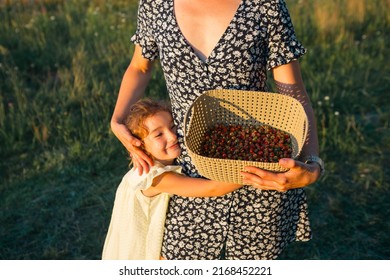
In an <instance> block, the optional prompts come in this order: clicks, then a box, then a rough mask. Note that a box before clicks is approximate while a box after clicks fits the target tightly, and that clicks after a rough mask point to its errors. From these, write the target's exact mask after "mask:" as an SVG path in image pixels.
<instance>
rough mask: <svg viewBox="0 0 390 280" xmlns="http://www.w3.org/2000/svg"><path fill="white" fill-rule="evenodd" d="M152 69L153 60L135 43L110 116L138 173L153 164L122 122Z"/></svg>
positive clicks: (112, 128) (141, 90) (142, 91)
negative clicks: (144, 54)
mask: <svg viewBox="0 0 390 280" xmlns="http://www.w3.org/2000/svg"><path fill="white" fill-rule="evenodd" d="M152 69H153V62H152V61H150V60H148V59H146V58H144V57H143V56H142V48H141V47H140V46H139V45H135V49H134V54H133V57H132V59H131V62H130V64H129V66H128V68H127V70H126V72H125V74H124V76H123V79H122V83H121V87H120V89H119V94H118V99H117V101H116V105H115V109H114V113H113V115H112V118H111V130H112V132H113V133H114V134H115V136H116V137H117V138H118V139H119V141H121V143H122V144H123V146H125V148H126V149H127V150H128V151H129V152H130V153H131V156H132V159H133V164H134V166H135V167H137V168H138V172H139V174H142V172H143V171H146V172H149V166H152V165H153V161H152V159H150V158H149V157H148V156H147V155H146V154H145V153H144V152H143V151H142V150H140V149H139V148H137V147H139V146H140V145H141V142H140V141H139V140H138V139H137V138H135V137H133V136H132V135H131V133H130V131H129V130H128V129H127V127H126V126H125V124H124V121H125V118H126V116H127V114H128V109H129V107H130V105H132V104H134V103H135V102H137V101H138V100H139V99H140V98H141V97H142V96H143V94H144V92H145V89H146V86H147V85H148V83H149V81H150V78H151V74H152Z"/></svg>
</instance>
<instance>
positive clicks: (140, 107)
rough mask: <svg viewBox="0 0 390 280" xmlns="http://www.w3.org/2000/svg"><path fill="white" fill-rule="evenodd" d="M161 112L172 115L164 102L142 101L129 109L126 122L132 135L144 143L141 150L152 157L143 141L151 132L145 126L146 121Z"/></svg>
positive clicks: (147, 99)
mask: <svg viewBox="0 0 390 280" xmlns="http://www.w3.org/2000/svg"><path fill="white" fill-rule="evenodd" d="M159 112H167V113H169V114H172V111H171V109H170V106H169V105H168V104H167V103H166V102H163V101H154V100H151V99H149V98H145V99H141V100H139V101H138V102H136V103H134V104H133V105H131V106H130V108H129V114H128V116H127V118H126V120H125V125H126V127H127V128H128V129H129V130H130V132H131V134H132V135H133V136H135V137H137V138H138V139H139V140H141V142H142V146H141V148H142V149H143V150H144V152H145V153H146V154H148V155H149V156H151V155H150V154H149V153H148V152H147V151H146V150H145V148H144V145H143V139H144V138H145V137H146V136H148V134H149V131H148V129H147V127H146V126H145V120H146V119H147V118H150V117H152V116H154V115H155V114H157V113H159Z"/></svg>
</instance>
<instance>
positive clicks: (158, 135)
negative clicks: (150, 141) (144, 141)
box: [154, 133, 162, 138]
mask: <svg viewBox="0 0 390 280" xmlns="http://www.w3.org/2000/svg"><path fill="white" fill-rule="evenodd" d="M161 135H162V133H158V134H156V135H155V136H154V138H158V137H160V136H161Z"/></svg>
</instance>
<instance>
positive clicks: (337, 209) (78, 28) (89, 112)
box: [0, 0, 390, 259]
mask: <svg viewBox="0 0 390 280" xmlns="http://www.w3.org/2000/svg"><path fill="white" fill-rule="evenodd" d="M8 2H11V1H8ZM8 2H7V1H0V18H1V19H2V20H1V23H0V156H1V159H2V160H1V161H0V224H1V227H0V259H99V258H100V254H101V250H102V246H103V242H104V238H105V234H106V230H107V227H108V223H109V220H110V215H111V210H112V204H113V200H114V194H115V190H116V187H117V185H118V183H119V181H120V180H121V178H122V176H123V174H124V173H125V172H126V169H127V164H128V161H127V158H126V153H125V151H124V149H123V147H122V146H121V144H120V143H119V141H118V140H116V138H115V137H114V136H113V135H112V133H111V132H110V128H109V120H110V117H111V113H112V110H113V108H114V105H115V101H116V96H117V92H118V89H119V85H120V81H121V78H122V74H123V72H124V70H125V69H126V67H127V65H128V63H129V59H130V57H131V52H132V48H133V47H132V45H131V43H130V37H131V35H132V34H133V32H134V29H135V21H136V9H137V1H124V0H118V1H112V2H114V3H115V4H114V3H111V1H100V0H92V1H85V0H84V1H73V0H68V1H64V0H42V1H22V0H20V1H12V4H9V3H8ZM7 3H8V4H7ZM287 3H288V5H289V9H290V13H291V15H292V18H293V22H294V26H295V29H296V32H297V34H298V38H300V40H301V41H302V42H303V43H304V45H305V46H306V47H307V49H308V53H307V54H306V55H305V56H304V57H303V58H302V60H301V65H302V72H303V77H304V80H305V84H306V87H307V90H308V92H309V94H310V96H311V98H312V102H313V107H314V109H315V111H316V117H317V122H318V131H319V140H320V145H321V156H322V157H323V158H324V159H325V161H326V167H327V174H326V176H325V177H324V178H323V179H322V180H321V181H320V182H318V183H316V184H315V185H313V186H311V187H309V188H307V191H308V200H309V207H310V208H309V209H310V215H311V223H312V227H313V234H314V236H313V237H314V238H313V240H311V241H310V242H306V243H294V244H292V245H290V247H289V248H288V249H287V250H286V251H285V253H284V254H283V256H282V257H281V258H282V259H389V258H390V250H389V248H390V238H389V237H388V232H390V223H389V222H388V220H389V218H388V217H389V216H390V210H389V209H390V189H389V187H390V186H389V179H388V178H389V175H390V170H389V165H388V164H386V159H387V158H388V157H389V156H390V153H389V151H390V149H389V148H390V130H389V120H390V113H389V112H390V100H389V98H390V97H389V94H388V93H389V91H390V78H389V77H390V66H389V63H388V61H389V60H390V57H389V52H388V51H386V48H387V46H388V45H389V44H390V34H389V33H388V30H389V27H390V18H389V15H388V13H387V11H388V9H389V2H388V1H386V0H372V1H368V0H367V1H363V0H362V1H354V0H347V1H336V0H332V1H329V0H328V1H325V0H318V1H317V0H316V1H298V0H290V1H287ZM346 15H348V17H347V16H346ZM147 95H148V96H151V97H154V98H166V89H165V84H164V81H163V78H162V76H161V71H160V70H159V69H157V71H156V72H155V73H154V77H153V80H152V82H151V84H150V86H149V88H148V90H147Z"/></svg>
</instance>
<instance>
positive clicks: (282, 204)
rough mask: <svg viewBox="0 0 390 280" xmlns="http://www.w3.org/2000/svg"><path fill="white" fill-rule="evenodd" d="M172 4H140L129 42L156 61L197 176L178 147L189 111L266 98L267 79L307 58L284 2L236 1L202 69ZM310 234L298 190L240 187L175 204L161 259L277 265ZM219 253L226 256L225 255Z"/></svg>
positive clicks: (166, 0) (145, 0) (169, 0)
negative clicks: (240, 97) (216, 99)
mask: <svg viewBox="0 0 390 280" xmlns="http://www.w3.org/2000/svg"><path fill="white" fill-rule="evenodd" d="M173 3H174V0H140V5H139V11H138V23H137V30H136V33H135V35H134V36H133V37H132V41H133V42H134V43H135V44H139V45H140V46H141V47H142V55H143V56H144V57H145V58H147V59H150V60H154V59H159V60H160V63H161V66H162V69H163V72H164V77H165V81H166V84H167V88H168V92H169V97H170V100H171V103H172V110H173V115H174V119H175V122H176V124H177V126H178V134H179V139H180V141H181V144H182V149H183V153H182V156H181V157H180V158H179V159H178V163H179V164H180V165H182V166H183V169H184V171H185V173H186V174H187V175H189V176H193V177H196V176H199V175H198V174H197V171H196V168H195V167H194V166H193V164H192V163H191V159H190V157H189V156H188V154H187V152H186V149H185V147H184V145H183V127H182V126H183V119H184V115H185V113H186V111H187V109H188V107H189V106H190V104H191V103H192V102H193V101H194V100H195V99H196V97H198V96H199V95H201V94H202V93H203V92H204V91H206V90H210V89H219V88H226V89H241V90H254V91H265V90H267V89H266V78H267V71H268V70H270V69H272V68H273V67H276V66H279V65H282V64H286V63H288V62H290V61H292V60H294V59H297V58H298V57H300V56H301V55H303V54H304V53H305V49H304V48H303V46H302V45H301V44H300V43H299V41H298V40H297V39H296V36H295V33H294V29H293V26H292V23H291V20H290V16H289V13H288V10H287V8H286V5H285V3H284V1H283V0H241V3H240V5H239V7H238V9H237V11H236V14H235V15H234V18H233V19H232V20H231V22H230V24H229V26H228V28H227V29H226V31H225V33H224V34H223V35H222V37H221V38H220V40H219V42H218V43H217V45H216V46H215V48H214V49H213V51H212V53H211V54H210V55H209V57H208V58H207V59H206V60H205V61H202V60H201V59H200V58H199V57H198V56H197V55H196V53H195V52H194V50H193V49H192V47H191V46H190V45H189V44H188V42H187V41H186V39H185V37H184V36H183V34H182V33H181V31H180V29H179V27H178V24H177V22H176V18H175V13H174V6H173ZM310 238H311V231H310V226H309V219H308V215H307V204H306V196H305V192H304V190H303V189H295V190H290V191H288V192H285V193H280V192H276V191H262V190H259V189H255V188H253V187H250V186H245V187H243V188H241V189H239V190H237V191H235V192H233V193H230V194H227V195H225V196H223V197H213V198H184V197H179V196H173V197H172V198H171V201H170V205H169V209H168V213H167V220H166V226H165V234H164V242H163V248H162V255H163V256H164V257H165V258H167V259H218V258H220V257H221V255H223V256H224V258H226V259H275V258H276V257H277V256H278V255H279V254H280V253H281V251H282V250H283V249H284V248H285V246H286V245H287V244H288V243H290V242H292V241H294V240H301V241H303V240H309V239H310ZM222 252H223V253H222Z"/></svg>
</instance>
